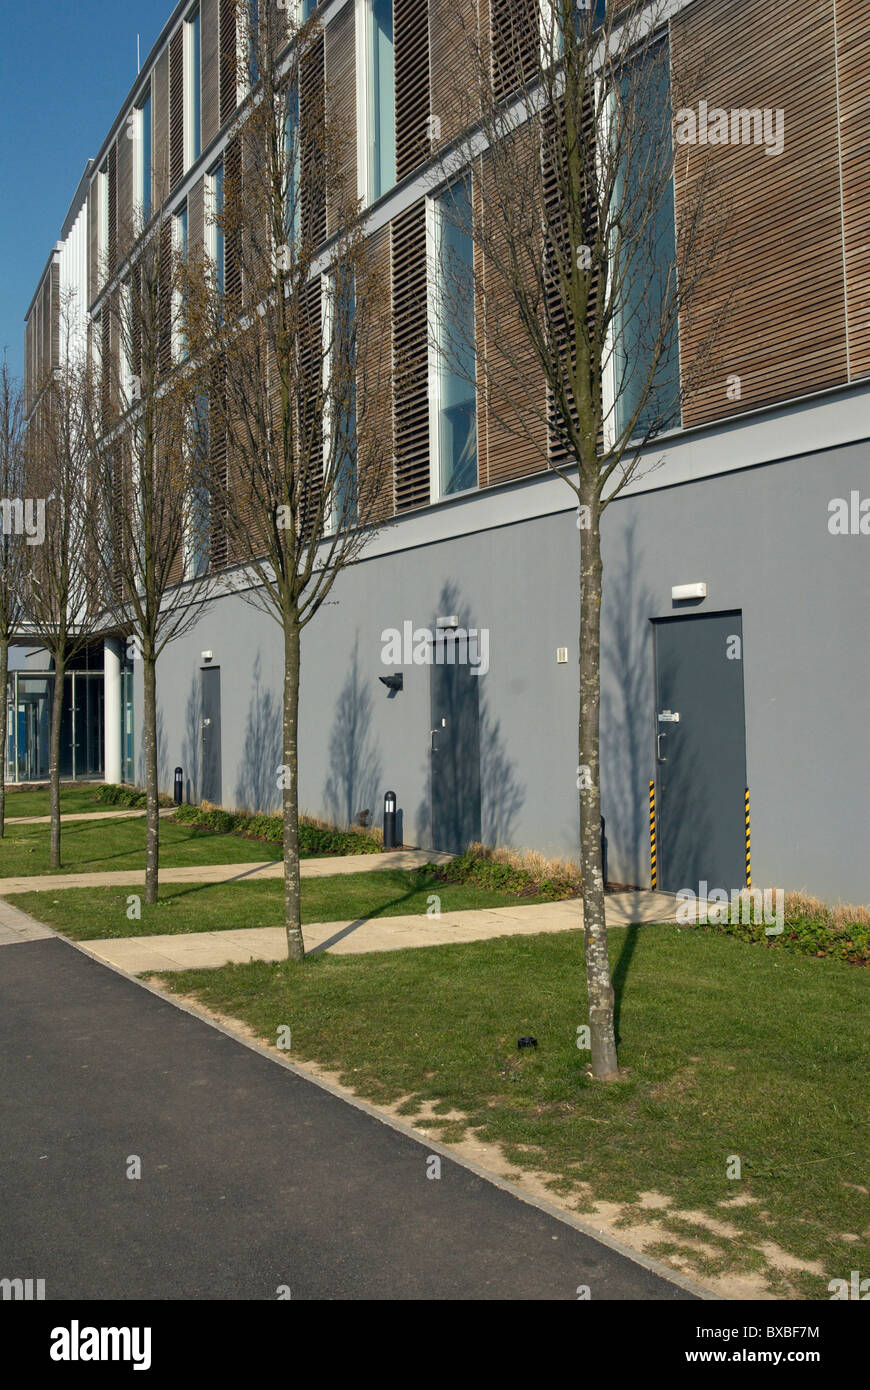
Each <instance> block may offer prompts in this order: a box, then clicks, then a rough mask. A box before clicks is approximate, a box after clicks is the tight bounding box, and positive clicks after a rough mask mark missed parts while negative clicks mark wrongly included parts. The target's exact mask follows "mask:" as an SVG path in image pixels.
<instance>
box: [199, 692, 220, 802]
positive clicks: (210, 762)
mask: <svg viewBox="0 0 870 1390" xmlns="http://www.w3.org/2000/svg"><path fill="white" fill-rule="evenodd" d="M199 695H200V709H201V710H202V748H201V752H202V757H201V760H200V766H201V768H202V789H201V791H200V797H201V799H202V800H203V801H211V802H212V803H213V804H214V805H215V806H220V804H221V670H220V667H219V666H209V667H207V668H203V669H202V670H201V671H200V673H199Z"/></svg>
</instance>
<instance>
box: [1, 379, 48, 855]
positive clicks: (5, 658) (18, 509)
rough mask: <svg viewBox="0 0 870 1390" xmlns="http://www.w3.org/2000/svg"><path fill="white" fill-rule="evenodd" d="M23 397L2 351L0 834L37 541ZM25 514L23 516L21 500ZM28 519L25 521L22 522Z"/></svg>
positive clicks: (3, 826)
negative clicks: (15, 652)
mask: <svg viewBox="0 0 870 1390" xmlns="http://www.w3.org/2000/svg"><path fill="white" fill-rule="evenodd" d="M23 446H24V402H23V399H22V393H21V388H20V386H19V385H18V384H17V383H16V382H15V380H14V379H13V377H12V375H11V373H10V371H9V364H8V362H7V361H6V357H5V354H4V357H3V362H2V365H0V839H2V838H3V834H4V832H5V823H6V739H7V735H8V730H7V727H6V713H7V709H8V702H7V698H6V682H7V680H8V673H9V646H10V643H11V642H12V640H13V638H14V637H15V635H16V633H17V632H18V631H19V629H20V626H21V619H22V612H23V608H22V601H23V589H24V578H25V574H26V572H27V551H28V544H27V540H28V537H27V532H28V531H31V532H32V534H31V535H30V536H29V540H30V544H31V545H32V544H37V543H38V541H39V529H38V517H34V516H33V507H34V501H33V499H25V498H23V497H22V492H23V491H24V477H23V462H24V451H23ZM28 502H29V505H30V509H31V516H30V518H28V517H27V511H26V509H27V505H28ZM28 520H29V521H30V526H28V524H27V523H28Z"/></svg>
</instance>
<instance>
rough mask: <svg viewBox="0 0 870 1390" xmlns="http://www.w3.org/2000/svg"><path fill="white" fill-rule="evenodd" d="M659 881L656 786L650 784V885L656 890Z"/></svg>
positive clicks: (653, 783) (652, 783)
mask: <svg viewBox="0 0 870 1390" xmlns="http://www.w3.org/2000/svg"><path fill="white" fill-rule="evenodd" d="M658 880H659V872H658V868H657V866H656V784H655V782H650V784H649V885H650V888H655V887H656V885H657V883H658Z"/></svg>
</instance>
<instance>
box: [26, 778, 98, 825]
mask: <svg viewBox="0 0 870 1390" xmlns="http://www.w3.org/2000/svg"><path fill="white" fill-rule="evenodd" d="M114 809H115V808H114V807H112V806H105V805H104V804H103V803H102V802H101V801H97V788H96V786H80V787H69V788H65V787H62V788H61V793H60V813H61V815H62V816H71V815H75V814H78V813H81V812H88V811H112V810H114ZM48 814H49V805H48V788H47V787H46V788H45V790H44V791H43V790H39V791H35V792H28V791H21V792H19V791H15V790H14V788H12V787H9V786H7V788H6V816H7V819H8V818H9V817H12V816H47V815H48Z"/></svg>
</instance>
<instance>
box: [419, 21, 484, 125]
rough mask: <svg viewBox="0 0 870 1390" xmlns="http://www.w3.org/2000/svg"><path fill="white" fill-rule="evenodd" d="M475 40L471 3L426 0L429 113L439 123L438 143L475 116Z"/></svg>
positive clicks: (474, 22)
mask: <svg viewBox="0 0 870 1390" xmlns="http://www.w3.org/2000/svg"><path fill="white" fill-rule="evenodd" d="M476 40H477V15H476V14H475V7H474V0H429V91H430V95H429V110H430V111H431V113H432V115H433V117H435V118H437V120H438V122H439V123H440V137H439V138H440V141H441V142H444V141H449V140H452V139H453V138H454V136H456V135H458V134H459V132H460V130H462V129H464V127H465V126H466V125H468V124H470V123H471V120H472V119H473V116H474V114H475V112H474V102H475V95H474V94H475V90H476V79H475V72H476V69H477V59H476V57H475V47H474V46H475V43H476ZM439 138H436V139H435V140H433V146H437V144H438V143H439Z"/></svg>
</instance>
